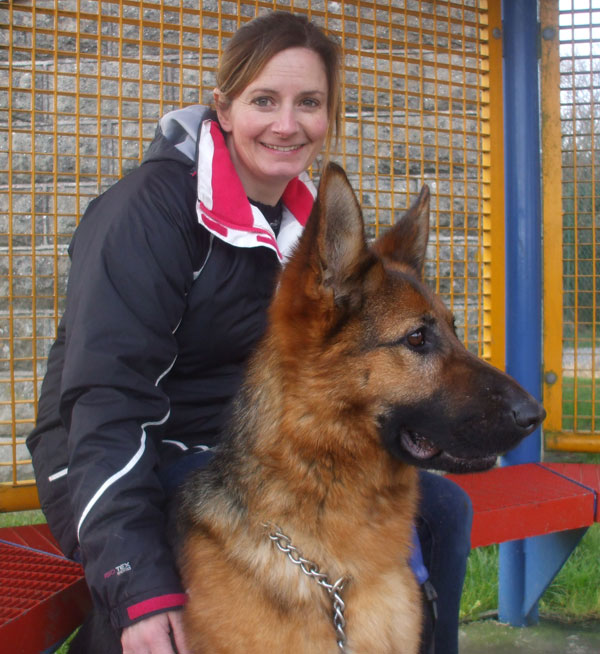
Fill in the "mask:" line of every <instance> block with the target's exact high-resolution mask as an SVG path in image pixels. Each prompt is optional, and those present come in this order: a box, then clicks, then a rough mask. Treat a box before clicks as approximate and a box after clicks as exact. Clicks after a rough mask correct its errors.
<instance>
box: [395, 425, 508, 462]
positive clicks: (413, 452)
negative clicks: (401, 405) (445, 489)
mask: <svg viewBox="0 0 600 654" xmlns="http://www.w3.org/2000/svg"><path fill="white" fill-rule="evenodd" d="M400 447H401V449H402V451H403V454H404V455H405V456H404V457H401V458H406V455H408V458H409V459H410V460H409V463H412V464H413V465H417V466H419V467H425V468H431V469H437V470H445V471H447V472H478V471H482V470H488V469H489V468H492V467H493V466H494V464H495V463H496V459H497V456H496V455H495V454H493V455H490V456H481V457H477V456H476V457H460V456H455V455H453V454H450V453H449V452H446V451H445V450H442V449H441V448H439V447H438V446H437V445H435V444H434V443H433V442H432V441H430V440H429V439H428V438H426V437H425V436H422V435H421V434H418V433H416V432H414V431H409V430H406V429H404V430H402V431H401V433H400Z"/></svg>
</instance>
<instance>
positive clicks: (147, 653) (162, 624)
mask: <svg viewBox="0 0 600 654" xmlns="http://www.w3.org/2000/svg"><path fill="white" fill-rule="evenodd" d="M121 645H122V646H123V654H191V650H189V649H188V647H187V645H186V643H185V637H184V634H183V620H182V616H181V611H168V612H166V613H159V614H158V615H153V616H151V617H149V618H145V619H144V620H140V622H136V623H135V624H132V625H131V626H130V627H125V629H123V633H122V634H121Z"/></svg>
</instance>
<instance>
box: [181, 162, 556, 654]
mask: <svg viewBox="0 0 600 654" xmlns="http://www.w3.org/2000/svg"><path fill="white" fill-rule="evenodd" d="M428 230H429V191H428V189H427V187H424V188H423V189H422V191H421V193H420V195H419V198H418V200H417V201H416V202H415V203H414V205H413V206H412V207H411V208H410V209H409V210H408V212H407V213H406V214H405V215H404V216H403V218H402V219H401V220H400V221H399V222H398V223H397V224H396V225H395V226H394V227H393V228H392V229H391V230H390V231H388V232H387V233H386V234H385V235H383V236H382V237H380V238H379V239H378V240H377V241H375V243H374V244H373V245H372V246H371V247H369V246H368V245H367V242H366V239H365V233H364V225H363V219H362V213H361V210H360V207H359V204H358V202H357V200H356V197H355V195H354V193H353V191H352V189H351V186H350V184H349V182H348V180H347V178H346V175H345V173H344V172H343V170H342V169H341V168H340V167H338V166H336V165H335V164H329V165H328V166H327V167H326V169H325V171H324V175H323V178H322V181H321V184H320V188H319V193H318V197H317V200H316V203H315V207H314V210H313V212H312V215H311V217H310V219H309V221H308V224H307V226H306V229H305V231H304V233H303V236H302V238H301V240H300V242H299V244H298V247H297V249H296V251H295V252H294V254H293V255H292V257H291V259H290V261H289V263H288V264H287V266H286V267H285V268H284V270H283V272H282V275H281V278H280V283H279V287H278V290H277V292H276V295H275V297H274V299H273V302H272V305H271V308H270V321H269V327H268V329H267V333H266V335H265V337H264V339H263V341H262V342H261V344H260V346H259V347H258V349H257V351H256V353H255V355H254V356H253V358H252V360H251V362H250V364H249V369H248V373H247V377H246V380H245V384H244V386H243V388H242V390H241V392H240V393H239V395H238V397H237V398H236V400H235V402H234V408H233V415H232V420H231V422H230V424H229V426H228V430H227V432H226V434H225V435H224V440H223V444H222V446H221V447H220V451H219V452H218V453H217V454H216V455H215V458H214V459H213V460H212V462H211V464H210V465H209V466H208V467H207V468H205V469H203V470H200V471H198V472H196V473H193V474H192V477H191V478H190V479H189V480H188V482H187V483H186V485H185V489H184V492H183V495H182V502H181V519H180V524H181V525H182V529H183V545H182V551H181V558H180V563H181V570H182V575H183V579H184V584H185V587H186V589H187V591H188V593H189V603H188V605H187V607H186V609H185V618H184V619H185V622H186V632H187V635H188V638H189V643H190V646H191V648H192V650H193V651H199V652H200V651H201V652H210V653H211V654H217V653H219V654H233V653H235V654H240V653H242V652H243V653H244V654H265V653H266V652H278V653H281V654H333V653H334V652H339V651H345V652H347V653H352V654H359V653H360V654H400V653H402V654H415V653H416V652H417V651H418V649H419V640H420V629H421V627H420V620H421V617H420V616H421V607H420V599H419V591H418V588H417V585H416V582H415V579H414V577H413V574H412V572H411V570H410V569H409V565H408V559H409V549H410V543H411V525H412V524H413V520H414V517H415V508H416V505H417V497H418V488H417V470H416V468H417V467H422V468H429V469H438V470H445V471H451V472H469V471H476V470H484V469H487V468H490V467H491V466H493V464H494V462H495V460H496V457H497V456H498V455H499V454H501V453H504V452H506V451H507V450H509V449H511V448H512V447H513V446H515V445H516V444H517V443H518V442H519V441H520V440H521V439H522V438H523V437H524V436H526V435H528V434H529V433H531V432H532V431H533V430H534V429H535V428H536V427H537V426H538V425H539V423H540V422H541V421H542V420H543V417H544V410H543V409H542V407H541V406H540V404H539V403H538V402H537V401H536V400H535V399H534V398H533V397H531V396H530V395H529V394H528V393H527V392H526V391H524V390H523V389H522V388H521V387H520V386H519V385H518V384H517V383H516V382H515V381H514V380H512V379H511V378H510V377H508V376H507V375H505V374H503V373H502V372H500V371H499V370H496V369H495V368H493V367H492V366H490V365H488V364H487V363H485V362H483V361H481V360H479V359H478V358H477V357H475V356H474V355H473V354H471V353H469V352H468V351H467V350H466V349H465V348H464V347H463V345H462V344H461V343H460V342H459V340H458V338H457V337H456V334H455V330H454V326H453V318H452V315H451V314H450V312H449V311H448V310H447V309H446V307H445V306H444V305H443V303H442V302H441V300H440V299H439V298H438V297H437V296H436V295H435V294H433V293H432V292H431V291H430V290H429V289H428V288H427V286H425V285H424V283H423V281H422V273H423V262H424V257H425V248H426V245H427V240H428Z"/></svg>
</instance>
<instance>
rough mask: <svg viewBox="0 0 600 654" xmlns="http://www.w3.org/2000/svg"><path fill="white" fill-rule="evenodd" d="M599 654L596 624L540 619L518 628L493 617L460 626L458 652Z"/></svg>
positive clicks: (482, 653) (598, 629) (599, 646)
mask: <svg viewBox="0 0 600 654" xmlns="http://www.w3.org/2000/svg"><path fill="white" fill-rule="evenodd" d="M521 653H523V654H524V653H527V654H600V623H595V624H587V625H579V624H577V625H568V624H559V623H554V622H548V621H544V620H541V621H540V623H539V624H538V625H536V626H534V627H526V628H524V629H519V628H516V627H509V626H508V625H501V624H499V623H498V622H496V621H495V620H486V621H482V622H472V623H470V624H467V625H461V628H460V654H521Z"/></svg>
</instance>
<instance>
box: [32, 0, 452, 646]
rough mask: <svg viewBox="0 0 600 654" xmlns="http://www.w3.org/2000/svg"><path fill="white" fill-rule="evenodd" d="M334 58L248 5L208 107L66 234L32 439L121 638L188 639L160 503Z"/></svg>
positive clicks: (272, 242) (329, 111) (250, 324)
mask: <svg viewBox="0 0 600 654" xmlns="http://www.w3.org/2000/svg"><path fill="white" fill-rule="evenodd" d="M339 69H340V51H339V47H338V46H337V44H336V43H335V42H333V41H332V40H330V39H329V38H328V37H326V36H325V35H324V34H323V33H322V32H321V30H319V29H318V28H317V27H315V26H314V25H312V24H311V23H310V22H308V21H307V20H306V19H305V18H303V17H300V16H294V15H293V14H290V13H282V12H281V13H280V12H276V13H272V14H268V15H266V16H263V17H261V18H257V19H255V20H253V21H251V22H250V23H248V24H247V25H245V26H244V27H243V28H241V29H240V30H239V31H238V32H237V33H236V35H235V36H234V37H233V38H232V39H231V41H230V42H229V44H228V46H227V48H226V51H225V53H224V56H223V59H222V61H221V63H220V68H219V72H218V76H217V89H215V92H214V101H215V102H214V104H215V108H216V112H215V111H210V110H207V109H205V108H203V107H200V106H194V107H188V108H186V109H182V110H180V111H175V112H172V113H170V114H167V115H166V116H164V117H163V118H162V119H161V121H160V124H159V128H158V132H157V135H156V138H155V140H154V141H153V143H152V145H151V146H150V148H149V150H148V153H147V154H146V156H145V158H144V161H143V163H142V165H141V166H140V167H139V168H138V169H136V170H135V171H133V172H132V173H131V174H129V175H128V176H126V177H125V178H123V179H122V180H120V181H119V182H118V183H117V184H115V185H114V186H113V187H112V188H110V189H109V190H108V191H106V192H105V193H104V194H103V195H101V196H100V197H99V198H97V199H96V200H94V201H93V202H92V203H91V204H90V206H89V207H88V209H87V211H86V213H85V215H84V217H83V219H82V221H81V224H80V226H79V228H78V229H77V231H76V234H75V236H74V238H73V242H72V244H71V248H70V255H71V258H72V267H71V273H70V278H69V284H68V290H67V304H66V310H65V314H64V316H63V318H62V320H61V323H60V326H59V330H58V337H57V340H56V342H55V344H54V346H53V348H52V350H51V352H50V356H49V360H48V372H47V374H46V377H45V380H44V384H43V386H42V395H41V398H40V403H39V412H38V422H37V425H36V429H35V430H34V432H33V433H32V434H31V435H30V437H29V439H28V445H29V448H30V450H31V452H32V457H33V462H34V467H35V470H36V476H37V480H38V487H39V492H40V497H41V500H42V506H43V509H44V512H45V513H46V515H47V518H48V522H49V524H50V526H51V528H52V530H53V533H54V534H55V535H56V537H57V538H58V540H59V542H60V544H61V547H62V548H63V551H64V552H65V553H67V554H69V555H72V556H74V557H81V561H82V563H83V565H84V569H85V574H86V580H87V582H88V585H89V587H90V590H91V593H92V597H93V599H94V603H95V605H96V606H97V607H100V608H101V609H102V610H103V611H104V612H105V613H106V614H107V615H108V616H109V617H110V622H111V624H112V627H113V629H114V630H115V633H117V634H118V633H120V634H121V635H120V642H121V645H122V649H123V652H124V654H137V653H138V652H151V653H152V654H173V652H174V651H178V652H179V653H180V654H183V653H184V652H187V651H188V650H187V648H186V645H185V642H184V638H183V633H182V629H181V621H180V612H179V609H180V608H181V607H182V606H183V604H184V603H185V594H184V592H183V589H182V587H181V583H180V580H179V577H178V574H177V570H176V568H175V564H174V560H173V555H172V552H171V549H170V547H169V543H168V538H169V533H170V531H171V530H169V529H168V527H167V524H166V513H167V511H166V505H167V502H168V499H169V497H170V496H171V495H172V492H173V490H174V489H175V488H176V487H177V486H178V485H179V484H180V483H181V481H182V479H183V477H184V476H185V473H186V471H187V470H189V469H191V468H194V467H197V466H198V465H202V463H203V461H204V460H205V459H206V457H207V456H210V448H211V447H212V446H213V445H214V444H215V443H216V441H217V438H218V433H219V431H220V427H221V425H222V423H223V421H224V419H225V415H226V410H227V406H228V403H229V401H230V399H231V398H232V396H233V395H234V394H235V392H236V390H237V388H238V386H239V383H240V379H241V376H242V373H243V369H244V364H245V362H246V360H247V357H248V355H249V353H250V351H251V350H252V348H253V346H254V345H255V343H256V342H257V340H258V339H259V338H260V336H261V335H262V333H263V330H264V326H265V319H266V309H267V306H268V304H269V302H270V298H271V295H272V293H273V290H274V285H275V283H276V278H277V274H278V271H279V269H280V266H281V264H282V263H283V262H284V261H285V259H286V256H287V254H288V253H289V252H290V250H291V248H292V247H293V245H294V243H295V242H296V240H297V238H298V236H299V234H300V232H301V230H302V227H303V225H304V224H305V222H306V220H307V218H308V215H309V213H310V210H311V207H312V204H313V199H314V196H315V190H314V187H313V185H312V183H311V182H310V180H309V178H308V176H307V175H306V172H305V171H306V169H307V168H308V167H309V166H310V165H311V164H312V163H313V161H314V160H315V158H316V156H317V154H318V153H319V152H320V150H321V149H322V147H323V145H324V144H325V145H326V146H327V148H328V147H329V144H330V142H331V139H332V136H333V133H334V132H335V131H336V128H337V127H338V126H339V111H340V109H339V106H340V100H339V88H340V83H339ZM451 565H452V563H451ZM461 584H462V579H461ZM458 592H459V593H460V588H459V591H458ZM82 637H83V636H82ZM105 651H106V650H105ZM117 651H118V650H117ZM439 651H440V652H441V651H444V650H442V649H440V650H439ZM447 651H451V650H447Z"/></svg>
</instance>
